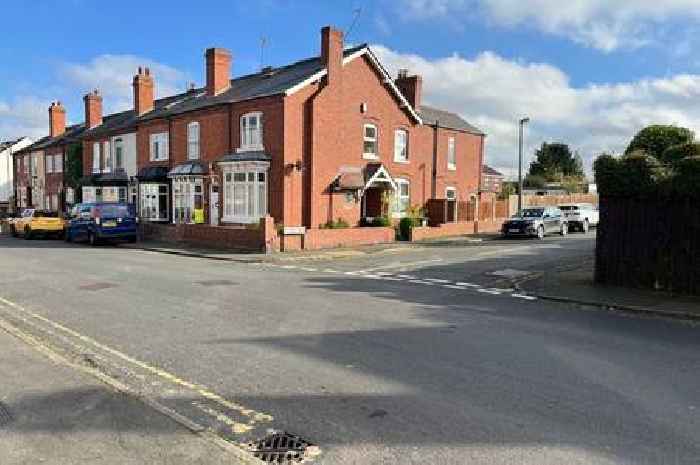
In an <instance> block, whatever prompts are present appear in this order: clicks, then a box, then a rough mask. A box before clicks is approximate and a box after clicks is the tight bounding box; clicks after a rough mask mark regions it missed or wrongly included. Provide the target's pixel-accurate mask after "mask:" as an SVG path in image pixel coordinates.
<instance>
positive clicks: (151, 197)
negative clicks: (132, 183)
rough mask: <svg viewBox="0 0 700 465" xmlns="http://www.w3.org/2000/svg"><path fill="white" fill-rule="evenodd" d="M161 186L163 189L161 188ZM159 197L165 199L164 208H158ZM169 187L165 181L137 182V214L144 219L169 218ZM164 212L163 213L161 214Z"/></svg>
mask: <svg viewBox="0 0 700 465" xmlns="http://www.w3.org/2000/svg"><path fill="white" fill-rule="evenodd" d="M161 188H163V189H161ZM161 198H164V199H165V208H163V209H162V211H161V208H160V201H161ZM169 200H170V187H169V186H168V184H166V183H141V184H139V206H140V208H139V216H140V218H141V219H143V220H144V221H154V222H155V221H158V222H166V221H169V219H170V207H169ZM161 213H164V215H161Z"/></svg>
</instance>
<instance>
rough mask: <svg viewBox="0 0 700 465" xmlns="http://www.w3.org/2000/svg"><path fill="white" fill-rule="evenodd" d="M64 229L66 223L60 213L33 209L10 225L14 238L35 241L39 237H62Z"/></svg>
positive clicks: (26, 211)
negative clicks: (21, 237) (18, 237)
mask: <svg viewBox="0 0 700 465" xmlns="http://www.w3.org/2000/svg"><path fill="white" fill-rule="evenodd" d="M64 229H65V221H64V220H63V218H61V217H60V216H59V214H58V213H53V212H44V211H40V210H35V209H33V208H28V209H26V210H24V211H23V212H22V216H20V217H19V218H16V219H15V220H14V221H13V222H12V223H11V224H10V233H11V234H12V236H14V237H17V236H23V237H24V238H25V239H33V238H35V237H36V236H39V235H41V236H54V237H62V236H63V231H64Z"/></svg>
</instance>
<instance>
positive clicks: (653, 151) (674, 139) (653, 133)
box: [625, 124, 695, 163]
mask: <svg viewBox="0 0 700 465" xmlns="http://www.w3.org/2000/svg"><path fill="white" fill-rule="evenodd" d="M694 140H695V133H694V132H693V131H691V130H690V129H688V128H681V127H678V126H665V125H661V124H655V125H652V126H648V127H646V128H644V129H642V130H641V131H639V132H638V133H637V135H635V136H634V138H633V139H632V142H630V145H629V146H628V147H627V150H625V156H627V155H630V154H632V153H633V152H635V151H639V150H643V151H645V152H646V153H647V154H649V155H651V156H652V157H654V158H655V159H657V160H659V161H660V162H662V163H671V162H673V159H672V158H671V159H667V158H665V155H667V154H666V151H667V150H668V149H669V148H671V147H673V146H676V145H683V144H691V143H692V142H693V141H694ZM676 154H677V152H673V153H669V154H668V155H669V157H672V156H675V155H676Z"/></svg>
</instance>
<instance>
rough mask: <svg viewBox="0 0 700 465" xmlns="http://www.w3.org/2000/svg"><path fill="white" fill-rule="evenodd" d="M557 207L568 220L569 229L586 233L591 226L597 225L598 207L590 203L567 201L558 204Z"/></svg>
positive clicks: (598, 217)
mask: <svg viewBox="0 0 700 465" xmlns="http://www.w3.org/2000/svg"><path fill="white" fill-rule="evenodd" d="M559 209H560V210H561V212H562V213H563V214H564V217H566V219H567V220H568V222H569V230H570V231H575V230H579V231H581V232H584V233H587V232H588V230H589V229H590V227H591V226H598V221H599V219H600V215H599V212H598V207H596V206H595V205H592V204H590V203H569V204H565V205H559Z"/></svg>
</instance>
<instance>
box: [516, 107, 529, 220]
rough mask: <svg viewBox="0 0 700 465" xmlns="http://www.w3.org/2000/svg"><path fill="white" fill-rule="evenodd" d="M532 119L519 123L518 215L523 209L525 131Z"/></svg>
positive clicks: (522, 120)
mask: <svg viewBox="0 0 700 465" xmlns="http://www.w3.org/2000/svg"><path fill="white" fill-rule="evenodd" d="M529 122H530V118H528V117H525V118H523V119H521V120H520V121H519V122H518V123H519V124H518V128H519V130H520V131H519V133H518V215H520V212H521V211H522V209H523V130H524V127H525V125H526V124H527V123H529Z"/></svg>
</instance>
